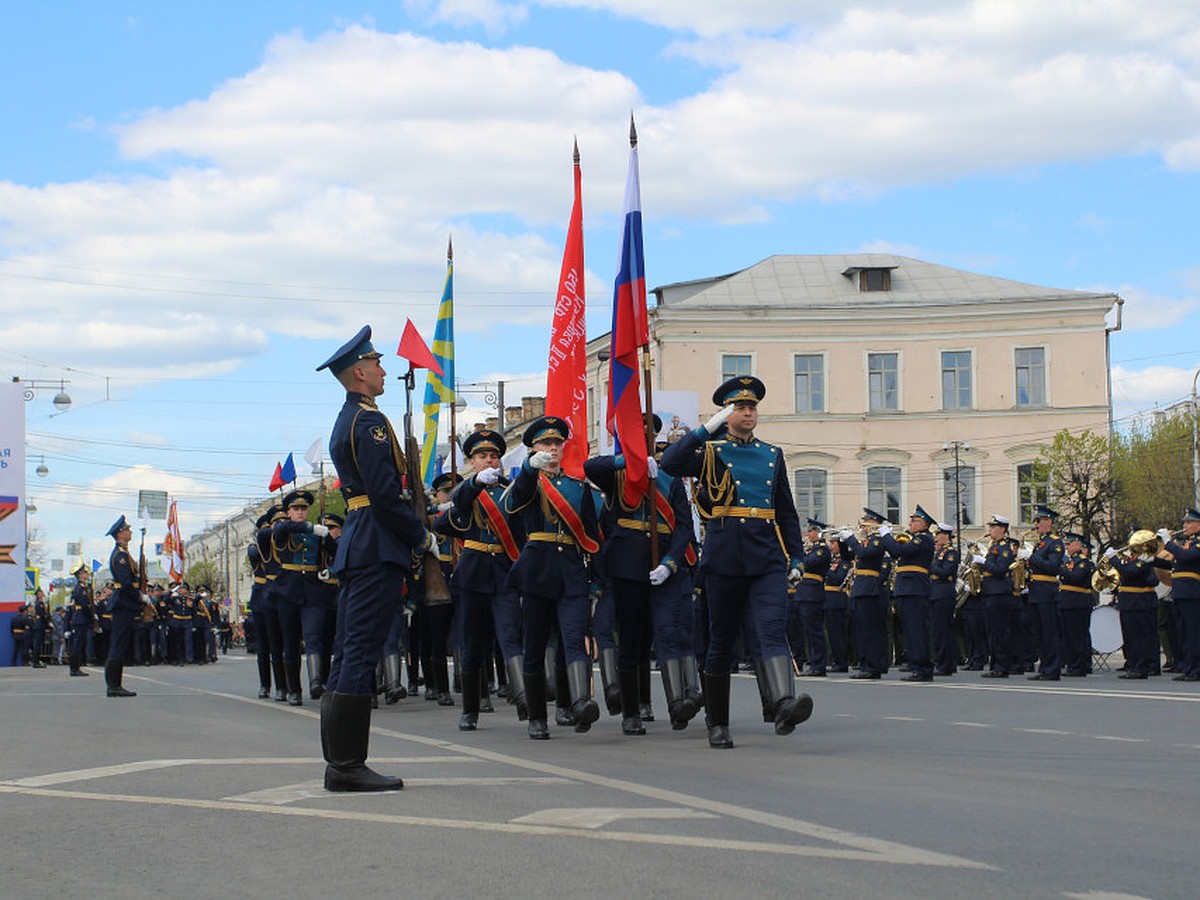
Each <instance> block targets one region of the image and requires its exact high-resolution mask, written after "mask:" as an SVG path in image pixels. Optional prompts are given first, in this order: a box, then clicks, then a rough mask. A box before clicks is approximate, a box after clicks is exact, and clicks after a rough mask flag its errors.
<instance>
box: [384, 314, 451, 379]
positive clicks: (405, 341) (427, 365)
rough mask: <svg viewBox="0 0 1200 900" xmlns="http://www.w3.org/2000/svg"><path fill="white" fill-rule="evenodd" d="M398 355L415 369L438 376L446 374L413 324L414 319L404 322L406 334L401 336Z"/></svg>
mask: <svg viewBox="0 0 1200 900" xmlns="http://www.w3.org/2000/svg"><path fill="white" fill-rule="evenodd" d="M396 355H397V356H399V357H400V358H401V359H407V360H408V362H409V364H410V365H411V366H412V367H413V368H414V369H429V370H430V371H431V372H436V373H437V374H438V375H444V374H446V373H445V372H443V371H442V367H441V366H439V365H438V361H437V359H436V358H434V355H433V353H431V352H430V350H429V346H428V345H427V344H426V343H425V341H424V339H423V338H422V337H421V335H420V334H419V333H418V332H417V326H415V325H414V324H413V323H412V319H406V320H405V322H404V334H403V335H401V336H400V346H399V347H397V348H396Z"/></svg>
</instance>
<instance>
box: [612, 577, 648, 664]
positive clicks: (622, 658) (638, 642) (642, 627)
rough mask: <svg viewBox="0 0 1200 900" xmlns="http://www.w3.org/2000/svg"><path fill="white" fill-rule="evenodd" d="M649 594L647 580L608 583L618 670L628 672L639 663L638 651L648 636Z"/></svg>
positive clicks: (617, 579) (622, 579)
mask: <svg viewBox="0 0 1200 900" xmlns="http://www.w3.org/2000/svg"><path fill="white" fill-rule="evenodd" d="M650 591H651V588H650V582H649V581H632V580H630V579H627V578H614V579H613V580H612V595H613V609H614V612H615V616H616V624H617V668H618V669H621V670H624V671H627V672H628V671H632V670H633V669H636V668H637V667H638V665H639V664H640V663H641V652H642V648H643V647H644V646H645V645H646V643H647V641H648V640H649V635H650V604H651V599H650Z"/></svg>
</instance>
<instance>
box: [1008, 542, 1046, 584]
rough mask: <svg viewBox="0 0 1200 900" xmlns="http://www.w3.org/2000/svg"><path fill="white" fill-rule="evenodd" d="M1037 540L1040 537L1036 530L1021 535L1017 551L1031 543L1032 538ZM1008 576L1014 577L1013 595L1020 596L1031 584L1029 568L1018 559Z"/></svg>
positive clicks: (1023, 561)
mask: <svg viewBox="0 0 1200 900" xmlns="http://www.w3.org/2000/svg"><path fill="white" fill-rule="evenodd" d="M1031 537H1032V538H1033V539H1035V540H1036V539H1037V538H1038V537H1039V535H1038V531H1037V529H1036V528H1030V529H1027V530H1026V531H1024V532H1022V533H1021V536H1020V537H1019V538H1018V539H1017V549H1018V550H1020V549H1021V548H1022V547H1024V546H1025V544H1026V543H1028V542H1029V539H1030V538H1031ZM1008 574H1009V575H1011V576H1012V586H1013V593H1014V594H1019V593H1021V591H1023V590H1025V585H1026V584H1028V583H1029V566H1028V565H1027V564H1026V562H1025V560H1023V559H1021V558H1019V557H1018V558H1017V559H1016V560H1014V561H1013V564H1012V565H1011V566H1009V567H1008Z"/></svg>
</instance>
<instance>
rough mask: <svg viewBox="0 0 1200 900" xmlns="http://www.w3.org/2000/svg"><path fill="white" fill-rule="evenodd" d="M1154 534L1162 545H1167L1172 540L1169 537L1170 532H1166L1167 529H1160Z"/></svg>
mask: <svg viewBox="0 0 1200 900" xmlns="http://www.w3.org/2000/svg"><path fill="white" fill-rule="evenodd" d="M1154 533H1155V534H1157V535H1158V537H1159V539H1160V540H1161V541H1162V542H1163V543H1164V544H1169V543H1171V541H1172V540H1173V538H1172V537H1171V532H1169V531H1167V529H1165V528H1160V529H1158V531H1156V532H1154Z"/></svg>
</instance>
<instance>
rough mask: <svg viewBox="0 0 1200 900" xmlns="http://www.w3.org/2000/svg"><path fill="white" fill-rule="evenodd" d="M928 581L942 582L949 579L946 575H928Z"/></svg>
mask: <svg viewBox="0 0 1200 900" xmlns="http://www.w3.org/2000/svg"><path fill="white" fill-rule="evenodd" d="M929 580H930V581H938V582H942V581H949V580H950V577H949V576H948V575H930V576H929Z"/></svg>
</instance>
